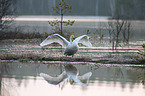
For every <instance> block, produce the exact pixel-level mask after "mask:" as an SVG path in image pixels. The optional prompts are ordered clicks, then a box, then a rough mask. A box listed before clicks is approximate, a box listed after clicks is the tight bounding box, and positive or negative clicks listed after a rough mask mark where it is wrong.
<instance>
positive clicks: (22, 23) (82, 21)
mask: <svg viewBox="0 0 145 96" xmlns="http://www.w3.org/2000/svg"><path fill="white" fill-rule="evenodd" d="M55 18H56V19H58V20H60V16H46V15H40V16H38V15H37V16H36V15H34V16H33V15H26V16H18V17H17V18H16V19H15V21H14V24H13V25H14V26H19V28H20V30H21V32H26V33H29V32H40V33H42V34H44V33H45V32H48V33H52V32H53V31H52V27H51V26H50V25H49V23H48V21H53V20H55ZM108 18H109V16H64V21H67V20H71V21H72V20H75V23H74V24H73V26H63V29H64V30H67V32H74V34H75V35H76V36H80V35H83V34H87V30H88V29H89V30H90V32H91V34H90V36H92V35H94V34H93V33H94V32H95V30H98V31H99V32H100V33H101V34H103V35H104V38H108V37H109V32H108V22H114V21H113V20H108ZM130 22H131V28H130V30H131V32H130V40H133V41H136V40H145V39H144V36H145V32H144V31H145V28H144V26H145V22H144V20H142V21H141V20H130Z"/></svg>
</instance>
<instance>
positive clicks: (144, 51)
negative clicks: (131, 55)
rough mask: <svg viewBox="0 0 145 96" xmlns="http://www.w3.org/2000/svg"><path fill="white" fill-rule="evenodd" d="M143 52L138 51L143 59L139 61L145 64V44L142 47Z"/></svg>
mask: <svg viewBox="0 0 145 96" xmlns="http://www.w3.org/2000/svg"><path fill="white" fill-rule="evenodd" d="M142 48H143V50H138V51H139V52H137V53H138V54H139V55H140V56H141V58H140V59H138V58H137V60H138V61H140V62H141V63H143V64H145V44H143V45H142Z"/></svg>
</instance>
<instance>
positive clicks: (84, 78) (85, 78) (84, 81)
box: [77, 72, 92, 85]
mask: <svg viewBox="0 0 145 96" xmlns="http://www.w3.org/2000/svg"><path fill="white" fill-rule="evenodd" d="M91 76H92V72H88V73H86V74H84V75H82V76H78V77H77V78H78V79H79V80H80V82H81V84H83V85H86V84H87V83H88V81H89V78H90V77H91Z"/></svg>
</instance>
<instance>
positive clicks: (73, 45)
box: [40, 34, 92, 57]
mask: <svg viewBox="0 0 145 96" xmlns="http://www.w3.org/2000/svg"><path fill="white" fill-rule="evenodd" d="M73 39H74V35H71V36H70V42H69V41H68V40H66V39H65V38H64V37H62V36H60V35H59V34H53V35H51V36H48V37H47V38H46V39H45V40H44V41H43V42H42V43H41V44H40V46H41V47H43V46H45V45H48V44H51V43H54V42H56V43H59V44H60V45H62V46H63V47H66V48H65V50H64V55H66V56H67V55H68V56H71V55H72V57H73V56H74V54H75V53H76V52H77V51H78V49H79V47H78V43H82V44H83V45H85V46H88V47H92V44H91V43H90V42H89V37H88V36H87V35H82V36H79V37H78V38H76V39H75V40H73Z"/></svg>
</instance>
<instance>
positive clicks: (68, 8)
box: [48, 0, 75, 35]
mask: <svg viewBox="0 0 145 96" xmlns="http://www.w3.org/2000/svg"><path fill="white" fill-rule="evenodd" d="M71 9H72V6H71V5H70V6H69V5H68V4H67V3H66V2H65V1H64V0H62V1H60V3H59V5H58V6H56V7H54V8H53V11H55V12H56V14H58V15H60V16H61V20H60V21H59V20H58V19H56V20H54V21H48V22H49V25H50V26H52V27H55V28H53V30H54V31H60V34H61V35H63V32H62V31H63V30H62V26H63V24H64V25H65V26H68V25H70V26H72V25H73V24H74V22H75V21H70V20H68V21H63V16H64V14H65V13H66V12H67V11H68V12H71ZM59 24H60V27H59Z"/></svg>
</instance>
